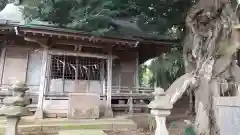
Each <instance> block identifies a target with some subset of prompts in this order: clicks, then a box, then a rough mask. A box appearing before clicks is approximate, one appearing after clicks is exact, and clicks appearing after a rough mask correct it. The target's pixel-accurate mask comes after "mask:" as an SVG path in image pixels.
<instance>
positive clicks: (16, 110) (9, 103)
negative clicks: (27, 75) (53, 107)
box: [0, 82, 31, 135]
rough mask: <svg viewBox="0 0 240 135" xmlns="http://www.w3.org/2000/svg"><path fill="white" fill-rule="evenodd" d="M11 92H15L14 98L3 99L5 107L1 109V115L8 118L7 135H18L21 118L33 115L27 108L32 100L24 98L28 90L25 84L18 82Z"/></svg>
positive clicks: (11, 88)
mask: <svg viewBox="0 0 240 135" xmlns="http://www.w3.org/2000/svg"><path fill="white" fill-rule="evenodd" d="M9 90H10V91H13V96H12V97H6V98H4V99H3V104H4V105H3V107H1V108H0V115H1V116H6V117H7V128H6V132H5V135H17V125H18V122H19V120H20V117H21V116H28V115H31V112H30V111H29V110H28V108H27V107H26V106H27V105H29V104H30V100H29V99H26V98H24V95H25V92H26V91H27V90H28V88H27V87H26V85H25V84H23V83H20V82H17V83H16V84H13V85H12V86H11V87H10V88H9Z"/></svg>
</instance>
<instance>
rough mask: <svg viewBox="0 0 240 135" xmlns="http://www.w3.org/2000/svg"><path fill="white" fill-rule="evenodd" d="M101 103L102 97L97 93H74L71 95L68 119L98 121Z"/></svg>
mask: <svg viewBox="0 0 240 135" xmlns="http://www.w3.org/2000/svg"><path fill="white" fill-rule="evenodd" d="M100 103H101V102H100V96H99V95H97V94H95V93H72V94H70V95H69V108H68V118H70V119H97V118H99V115H100Z"/></svg>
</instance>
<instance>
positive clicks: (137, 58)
mask: <svg viewBox="0 0 240 135" xmlns="http://www.w3.org/2000/svg"><path fill="white" fill-rule="evenodd" d="M135 85H136V90H137V91H139V87H140V86H139V54H138V53H137V54H136V84H135Z"/></svg>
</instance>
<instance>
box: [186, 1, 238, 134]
mask: <svg viewBox="0 0 240 135" xmlns="http://www.w3.org/2000/svg"><path fill="white" fill-rule="evenodd" d="M237 23H238V20H237V17H236V15H235V13H234V11H233V9H232V7H231V4H230V3H229V2H228V0H200V1H199V2H198V3H197V4H196V5H195V6H194V7H193V8H192V9H191V10H190V12H189V14H188V16H187V19H186V28H187V35H186V40H185V43H184V59H185V67H186V71H187V72H192V73H193V74H194V76H195V78H196V80H197V84H198V87H195V89H194V92H195V98H196V106H195V108H196V113H197V116H196V120H195V130H196V133H197V135H218V134H219V129H218V126H217V125H218V124H217V121H216V117H215V115H214V114H215V113H214V108H213V97H214V96H220V87H221V86H220V84H219V80H221V81H226V80H228V81H229V80H231V81H232V82H234V81H235V77H234V75H233V74H232V73H231V72H232V71H231V66H232V65H233V64H232V63H233V62H234V61H233V58H234V54H235V52H236V50H237V48H238V47H239V46H238V44H235V43H234V42H232V41H234V40H233V38H232V37H233V30H232V28H233V26H234V25H235V24H237ZM224 91H226V89H225V90H224Z"/></svg>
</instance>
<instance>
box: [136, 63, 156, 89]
mask: <svg viewBox="0 0 240 135" xmlns="http://www.w3.org/2000/svg"><path fill="white" fill-rule="evenodd" d="M152 77H153V74H152V72H151V71H150V70H149V68H148V66H147V65H144V64H143V65H141V66H140V69H139V84H140V86H141V87H149V86H150V84H149V81H150V80H151V78H152Z"/></svg>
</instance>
